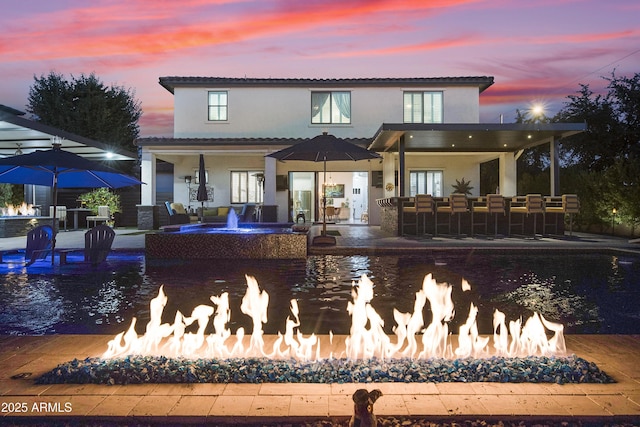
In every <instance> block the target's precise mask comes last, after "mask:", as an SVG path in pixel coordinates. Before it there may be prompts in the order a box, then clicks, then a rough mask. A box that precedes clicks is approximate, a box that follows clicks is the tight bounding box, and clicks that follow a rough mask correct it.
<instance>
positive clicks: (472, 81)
mask: <svg viewBox="0 0 640 427" xmlns="http://www.w3.org/2000/svg"><path fill="white" fill-rule="evenodd" d="M159 83H160V85H161V86H163V87H164V88H165V89H167V90H168V91H169V92H171V93H173V90H174V89H175V88H176V87H187V86H191V87H199V86H229V87H232V86H248V87H250V86H289V87H295V86H303V87H309V86H313V87H345V86H350V87H355V86H424V85H447V86H461V85H463V86H468V85H472V86H478V87H479V89H480V92H482V91H484V90H485V89H487V88H488V87H489V86H491V85H492V84H493V77H491V76H475V77H399V78H384V77H382V78H346V79H304V78H299V79H286V78H250V77H244V78H235V77H179V76H168V77H160V79H159Z"/></svg>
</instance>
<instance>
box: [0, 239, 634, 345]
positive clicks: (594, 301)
mask: <svg viewBox="0 0 640 427" xmlns="http://www.w3.org/2000/svg"><path fill="white" fill-rule="evenodd" d="M16 265H17V264H16ZM46 271H47V270H46V268H42V269H40V270H39V269H33V268H29V269H25V268H22V267H15V268H11V266H10V265H9V266H7V265H5V266H3V267H2V270H0V275H2V286H1V287H0V306H1V307H2V310H0V334H35V335H42V334H54V333H59V334H72V333H73V334H107V335H111V334H115V333H118V332H121V331H123V330H125V329H126V328H128V326H129V323H130V322H131V319H132V318H133V317H137V318H138V323H137V324H138V332H139V333H142V332H143V331H144V325H145V324H146V322H147V321H148V320H149V301H150V300H151V299H152V298H153V297H155V296H156V295H157V293H158V288H159V287H160V285H164V291H165V293H166V295H167V296H168V298H169V301H168V303H167V306H166V307H165V310H164V316H165V317H166V321H169V322H171V321H172V320H173V317H174V315H175V312H176V310H180V311H182V312H183V313H185V314H186V313H190V312H191V310H192V309H193V308H194V307H195V306H197V305H200V304H210V302H209V297H210V296H211V295H219V294H221V293H222V292H229V297H230V307H231V310H232V319H231V322H230V324H229V326H230V328H231V330H232V331H235V330H236V329H237V328H239V327H240V326H243V327H245V328H247V329H248V330H251V319H249V318H248V317H247V316H245V315H243V314H242V313H241V312H240V309H239V307H240V304H241V300H242V297H243V295H244V293H245V291H246V281H245V274H248V275H252V276H255V277H256V279H257V281H258V283H259V284H260V287H261V288H263V289H265V290H266V291H267V292H268V293H269V295H270V301H271V302H270V305H269V311H268V318H269V322H268V323H267V325H265V326H264V330H265V333H269V334H270V333H276V332H278V331H280V330H283V329H284V323H285V319H286V317H287V316H288V315H289V310H288V306H289V300H290V299H291V298H296V299H298V305H299V308H300V320H301V324H302V326H301V327H300V330H301V332H303V333H305V334H308V333H311V332H316V333H321V334H326V333H328V332H329V331H333V332H334V333H336V334H345V333H348V332H349V331H348V327H349V325H350V319H349V316H348V314H347V312H346V305H347V301H350V299H351V282H352V280H356V279H357V278H359V277H360V276H361V275H362V274H367V275H368V276H369V277H370V278H371V279H372V281H373V282H374V284H375V293H376V296H375V298H374V300H373V302H372V305H373V306H374V308H375V309H376V310H377V311H378V312H379V313H380V315H381V316H382V317H383V319H386V324H385V331H386V332H387V333H389V334H391V333H392V327H393V326H394V325H393V316H392V310H393V308H394V307H395V308H398V309H399V310H400V311H406V312H408V311H412V309H413V302H414V296H415V292H416V291H417V290H418V289H420V287H421V285H422V279H423V278H424V276H425V275H426V274H428V273H432V274H433V276H434V278H435V279H436V280H437V281H438V282H448V283H450V284H451V285H453V300H454V302H455V305H456V316H455V318H454V319H453V321H452V322H451V324H450V326H451V327H452V328H453V329H452V330H453V331H457V329H458V327H459V326H460V324H461V323H462V322H464V320H465V319H466V316H467V314H468V308H469V305H470V303H471V302H473V303H474V304H476V305H477V306H478V307H479V311H480V314H479V317H478V326H479V331H480V333H482V334H490V333H492V315H493V311H494V309H495V308H498V309H500V310H501V311H503V312H504V313H505V314H506V316H507V319H508V320H515V319H517V318H519V317H523V318H526V317H528V316H530V315H531V313H532V312H533V311H538V312H540V313H542V314H543V315H544V316H545V317H547V318H548V319H549V320H552V321H555V322H560V323H563V324H564V325H565V333H569V334H572V333H573V334H575V333H598V334H612V333H614V334H616V333H617V334H638V333H640V322H638V320H639V318H640V258H638V257H637V256H631V255H621V254H597V253H583V254H566V253H553V254H530V253H508V254H503V253H486V252H480V251H455V252H451V253H438V254H437V255H436V254H431V255H424V254H423V255H403V256H330V255H326V256H310V257H307V259H300V260H250V261H230V260H200V261H184V260H175V261H172V260H161V261H157V262H154V261H148V262H145V258H144V256H143V254H141V253H135V252H118V253H116V254H115V256H113V257H110V259H109V260H108V262H107V263H106V264H104V265H102V266H101V267H100V268H98V269H95V270H92V269H90V268H89V269H87V267H86V266H83V265H80V266H78V265H74V264H71V265H70V266H68V267H59V268H58V270H57V271H58V273H61V274H55V275H51V274H47V273H46ZM463 278H464V279H466V280H467V281H468V282H469V283H470V285H471V288H472V289H471V291H469V292H462V291H461V282H462V279H463ZM429 318H430V314H429V307H428V304H427V307H426V308H425V320H428V319H429ZM163 320H164V319H163Z"/></svg>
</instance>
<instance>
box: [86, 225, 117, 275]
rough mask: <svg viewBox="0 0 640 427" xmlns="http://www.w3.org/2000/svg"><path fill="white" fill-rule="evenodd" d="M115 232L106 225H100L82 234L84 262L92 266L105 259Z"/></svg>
mask: <svg viewBox="0 0 640 427" xmlns="http://www.w3.org/2000/svg"><path fill="white" fill-rule="evenodd" d="M115 237H116V232H115V231H113V228H111V227H109V226H108V225H106V224H100V225H96V226H95V227H93V228H92V229H91V230H88V231H87V232H86V233H84V261H85V262H90V263H91V264H93V265H97V264H100V263H101V262H103V261H104V260H106V259H107V256H108V255H109V252H111V245H112V244H113V239H114V238H115Z"/></svg>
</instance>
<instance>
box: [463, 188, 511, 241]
mask: <svg viewBox="0 0 640 427" xmlns="http://www.w3.org/2000/svg"><path fill="white" fill-rule="evenodd" d="M475 213H484V234H485V235H486V234H488V227H489V215H493V216H494V232H493V237H494V239H495V238H497V237H498V214H502V215H504V214H505V209H504V197H502V195H500V194H487V196H486V197H485V198H484V199H483V198H482V197H481V198H479V199H478V200H477V201H474V202H473V203H471V237H473V232H474V229H475V226H476V225H482V224H483V223H481V222H479V223H476V222H474V214H475Z"/></svg>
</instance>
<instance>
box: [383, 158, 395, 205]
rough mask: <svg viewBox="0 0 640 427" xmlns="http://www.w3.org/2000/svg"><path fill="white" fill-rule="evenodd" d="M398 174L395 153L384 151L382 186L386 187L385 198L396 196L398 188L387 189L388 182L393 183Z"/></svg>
mask: <svg viewBox="0 0 640 427" xmlns="http://www.w3.org/2000/svg"><path fill="white" fill-rule="evenodd" d="M395 176H396V160H395V156H394V154H393V153H388V152H384V153H382V177H383V182H382V188H383V189H384V198H389V197H395V195H396V189H395V188H393V189H391V190H390V191H389V190H387V184H389V183H391V184H393V183H394V182H395Z"/></svg>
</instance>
